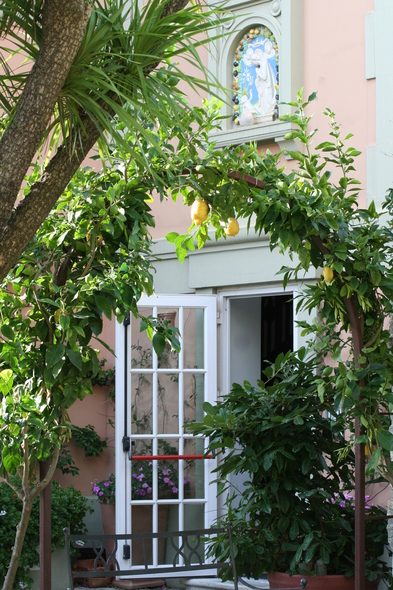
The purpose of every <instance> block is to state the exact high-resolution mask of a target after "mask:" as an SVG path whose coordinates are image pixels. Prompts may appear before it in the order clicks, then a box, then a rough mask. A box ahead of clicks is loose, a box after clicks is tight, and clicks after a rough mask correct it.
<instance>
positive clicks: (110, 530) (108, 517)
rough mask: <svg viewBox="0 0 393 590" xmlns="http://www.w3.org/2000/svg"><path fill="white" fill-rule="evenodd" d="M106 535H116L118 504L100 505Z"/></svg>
mask: <svg viewBox="0 0 393 590" xmlns="http://www.w3.org/2000/svg"><path fill="white" fill-rule="evenodd" d="M100 506H101V516H102V527H103V529H104V535H115V534H116V504H100Z"/></svg>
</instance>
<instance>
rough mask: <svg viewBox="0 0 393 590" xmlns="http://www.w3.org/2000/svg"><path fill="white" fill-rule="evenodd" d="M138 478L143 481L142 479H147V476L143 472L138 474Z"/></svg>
mask: <svg viewBox="0 0 393 590" xmlns="http://www.w3.org/2000/svg"><path fill="white" fill-rule="evenodd" d="M137 479H138V480H139V481H142V479H145V476H144V475H143V473H141V474H140V475H138V477H137Z"/></svg>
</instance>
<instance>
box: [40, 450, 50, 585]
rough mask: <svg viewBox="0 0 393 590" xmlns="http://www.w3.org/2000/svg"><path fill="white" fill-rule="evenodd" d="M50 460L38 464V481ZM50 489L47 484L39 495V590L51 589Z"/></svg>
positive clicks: (45, 472) (44, 472) (47, 467)
mask: <svg viewBox="0 0 393 590" xmlns="http://www.w3.org/2000/svg"><path fill="white" fill-rule="evenodd" d="M50 464H51V462H50V460H48V461H45V462H43V463H40V479H41V481H42V480H43V479H44V477H45V475H46V474H47V472H48V469H49V466H50ZM51 511H52V487H51V484H50V483H49V484H48V485H47V486H46V487H45V488H44V489H43V490H42V492H41V493H40V590H51V588H52V561H51V560H52V548H51V536H52V514H51Z"/></svg>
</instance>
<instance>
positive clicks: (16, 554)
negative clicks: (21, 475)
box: [2, 494, 34, 590]
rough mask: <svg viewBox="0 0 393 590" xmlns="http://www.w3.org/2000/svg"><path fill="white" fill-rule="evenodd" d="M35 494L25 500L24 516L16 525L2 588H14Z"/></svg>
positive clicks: (3, 589)
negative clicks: (13, 542)
mask: <svg viewBox="0 0 393 590" xmlns="http://www.w3.org/2000/svg"><path fill="white" fill-rule="evenodd" d="M33 500H34V495H33V494H31V495H28V496H27V497H25V499H24V500H23V508H22V516H21V519H20V522H19V524H18V526H17V527H16V535H15V544H14V547H13V549H12V556H11V561H10V565H9V568H8V572H7V575H6V577H5V579H4V583H3V588H2V590H13V588H14V581H15V576H16V571H17V569H18V565H19V560H20V556H21V554H22V549H23V542H24V539H25V535H26V531H27V527H28V524H29V520H30V516H31V508H32V506H33Z"/></svg>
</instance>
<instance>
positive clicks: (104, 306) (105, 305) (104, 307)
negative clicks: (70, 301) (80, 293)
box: [94, 295, 112, 320]
mask: <svg viewBox="0 0 393 590" xmlns="http://www.w3.org/2000/svg"><path fill="white" fill-rule="evenodd" d="M94 301H95V302H96V305H97V307H98V309H99V310H100V311H102V312H103V313H104V314H105V315H106V317H107V318H108V320H111V319H112V308H111V306H110V303H109V301H108V299H107V297H104V296H103V295H94Z"/></svg>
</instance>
